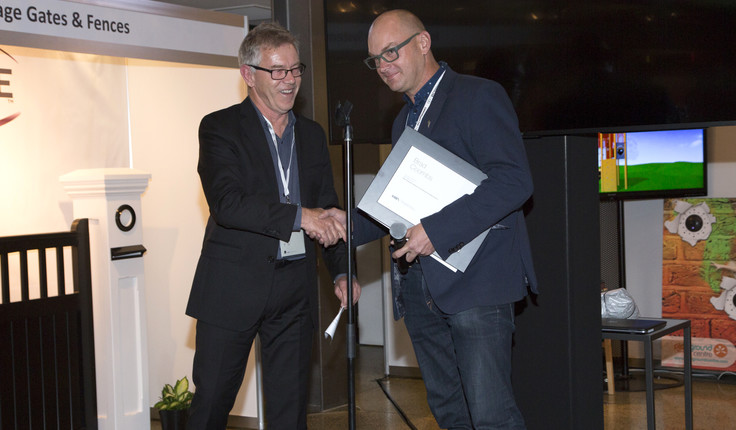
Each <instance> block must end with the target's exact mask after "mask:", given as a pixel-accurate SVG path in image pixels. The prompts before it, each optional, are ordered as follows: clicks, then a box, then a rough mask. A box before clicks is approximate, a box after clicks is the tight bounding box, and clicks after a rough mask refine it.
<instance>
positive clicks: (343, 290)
mask: <svg viewBox="0 0 736 430" xmlns="http://www.w3.org/2000/svg"><path fill="white" fill-rule="evenodd" d="M360 290H361V288H360V284H359V283H358V280H357V279H355V278H353V304H356V303H358V299H359V298H360ZM335 295H336V296H337V298H338V299H340V306H341V307H343V308H347V307H348V277H347V276H345V275H343V276H340V277H339V278H337V280H336V281H335Z"/></svg>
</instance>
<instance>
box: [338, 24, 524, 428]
mask: <svg viewBox="0 0 736 430" xmlns="http://www.w3.org/2000/svg"><path fill="white" fill-rule="evenodd" d="M431 42H432V39H431V37H430V35H429V33H428V32H427V31H426V30H425V28H424V25H423V24H422V22H421V21H420V20H419V19H418V18H417V17H416V16H415V15H413V14H412V13H410V12H408V11H404V10H393V11H388V12H385V13H383V14H382V15H380V16H378V18H376V19H375V21H373V24H372V26H371V28H370V30H369V32H368V52H369V55H370V57H368V58H366V59H365V64H366V65H367V66H368V67H369V68H370V69H373V70H375V71H376V72H377V73H378V76H379V77H380V79H381V80H383V82H384V83H386V85H387V86H388V87H389V88H390V89H391V90H392V91H396V92H400V93H403V94H404V99H405V101H406V105H405V106H404V107H403V109H402V110H401V112H400V113H399V114H398V116H397V117H396V119H395V121H394V124H393V129H392V141H393V142H394V143H396V141H397V140H398V139H399V136H401V134H402V132H403V131H404V129H405V128H406V127H411V128H413V129H415V130H416V131H418V132H419V133H421V134H423V135H425V136H427V137H428V138H430V139H431V140H433V141H434V142H435V143H437V144H439V145H441V146H442V147H444V148H445V149H447V150H449V151H450V152H452V153H454V154H455V155H457V156H459V157H461V158H462V159H464V160H465V161H467V162H468V163H470V164H472V165H473V166H475V167H477V168H478V169H480V170H481V171H483V172H484V173H485V174H486V175H487V176H488V177H487V179H485V180H484V181H483V182H482V183H481V184H480V185H479V186H478V187H477V188H476V189H475V191H474V192H473V193H472V194H469V195H465V196H463V197H461V198H460V199H458V200H456V201H455V202H453V203H451V204H449V205H448V206H446V207H445V208H443V209H441V210H440V211H439V212H437V213H435V214H432V215H429V216H427V217H425V218H423V219H422V220H421V222H420V223H419V224H417V225H415V226H413V227H411V228H409V229H408V231H407V233H406V236H405V237H406V244H405V245H404V246H403V247H402V248H400V249H398V250H395V251H394V253H393V254H392V256H393V257H394V258H396V259H398V258H401V257H405V258H406V260H407V261H408V262H410V264H411V266H410V267H409V270H408V273H406V274H405V275H401V279H400V282H398V283H394V285H393V290H394V291H393V297H394V317H395V318H397V319H398V318H401V317H404V322H405V323H406V328H407V330H408V332H409V335H410V337H411V340H412V344H413V346H414V351H415V353H416V357H417V360H418V362H419V367H420V370H421V372H422V378H423V379H424V383H425V386H426V388H427V401H428V403H429V406H430V408H431V410H432V413H433V414H434V416H435V418H436V420H437V422H438V424H439V426H440V427H441V428H447V429H523V428H524V427H525V425H524V419H523V417H522V416H521V413H520V411H519V409H518V407H517V405H516V401H515V399H514V395H513V390H512V387H511V343H512V335H513V332H514V302H516V301H518V300H521V299H522V298H523V297H525V296H526V295H527V288H528V287H530V288H531V289H532V291H535V292H536V277H535V275H534V269H533V267H532V261H531V251H530V246H529V240H528V236H527V230H526V225H525V222H524V215H523V213H522V205H523V204H524V203H525V202H526V201H527V199H529V197H530V196H531V193H532V180H531V174H530V172H529V166H528V163H527V159H526V153H525V150H524V147H523V144H522V140H521V133H520V132H519V127H518V121H517V118H516V114H515V112H514V109H513V106H512V105H511V102H510V100H509V98H508V96H507V95H506V92H505V90H504V89H503V88H502V87H501V86H500V85H499V84H497V83H495V82H492V81H489V80H486V79H481V78H477V77H474V76H468V75H461V74H458V73H456V72H455V71H453V70H452V69H451V68H450V67H449V66H448V65H447V64H446V63H444V62H439V63H438V62H437V61H436V60H435V58H434V56H433V54H432V51H431ZM353 220H354V222H353V224H354V228H353V233H354V238H355V241H354V244H355V245H356V246H357V245H359V244H362V243H365V242H367V241H369V240H373V239H375V238H377V237H379V236H381V235H385V234H386V232H385V231H383V230H378V229H377V228H376V227H375V225H374V224H373V223H371V222H370V221H368V220H367V219H366V218H364V217H362V216H356V217H354V218H353ZM489 228H490V231H489V232H488V235H487V236H486V239H485V240H484V242H483V244H482V245H481V247H480V248H479V249H478V251H477V253H476V254H475V256H474V258H473V260H472V261H471V262H470V265H469V266H468V267H467V268H466V270H465V272H460V271H457V272H453V271H451V270H449V269H447V268H446V267H444V266H443V265H441V264H440V263H438V262H437V261H436V260H434V259H433V258H425V257H427V256H429V255H430V254H432V253H433V252H434V251H437V253H438V254H439V255H440V257H442V258H443V259H447V258H448V257H449V256H450V255H451V254H452V253H454V252H457V251H458V250H459V249H460V248H462V247H463V246H464V244H466V243H469V242H470V241H471V240H473V239H474V238H475V237H476V236H478V235H479V234H480V233H481V232H483V231H485V230H487V229H489Z"/></svg>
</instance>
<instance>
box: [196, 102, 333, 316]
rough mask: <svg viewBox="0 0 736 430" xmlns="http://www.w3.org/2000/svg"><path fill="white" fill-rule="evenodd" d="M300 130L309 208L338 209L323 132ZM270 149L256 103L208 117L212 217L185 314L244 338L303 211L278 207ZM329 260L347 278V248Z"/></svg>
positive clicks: (205, 151)
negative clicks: (284, 244)
mask: <svg viewBox="0 0 736 430" xmlns="http://www.w3.org/2000/svg"><path fill="white" fill-rule="evenodd" d="M294 127H295V133H296V141H295V145H296V153H297V162H298V163H299V189H300V193H301V204H302V206H303V207H307V208H329V207H335V206H337V204H338V200H337V195H336V194H335V189H334V186H333V180H332V167H331V165H330V159H329V154H328V151H327V145H326V139H325V134H324V131H323V130H322V128H321V127H320V126H319V125H318V124H317V123H315V122H314V121H311V120H308V119H306V118H303V117H300V116H297V118H296V123H295V126H294ZM268 145H269V141H268V140H267V139H266V135H265V133H264V130H263V127H262V125H261V123H260V120H259V118H258V113H257V111H256V109H255V107H254V106H253V104H252V103H251V101H250V100H249V99H245V100H244V101H243V102H242V103H240V104H238V105H234V106H231V107H229V108H226V109H223V110H220V111H217V112H213V113H211V114H209V115H207V116H205V117H204V118H203V119H202V122H201V124H200V126H199V164H198V166H197V171H198V172H199V176H200V179H201V181H202V189H203V190H204V195H205V197H206V199H207V204H208V205H209V210H210V216H209V219H208V221H207V227H206V229H205V233H204V241H203V244H202V254H201V256H200V258H199V263H198V264H197V270H196V272H195V275H194V281H193V283H192V290H191V293H190V295H189V303H188V305H187V310H186V313H187V315H189V316H191V317H194V318H197V319H198V320H202V321H204V322H207V323H209V324H213V325H217V326H220V327H224V328H228V329H232V330H243V329H245V328H248V327H249V326H251V325H252V324H253V323H254V322H255V320H256V319H257V318H258V317H259V316H260V315H261V311H262V310H263V308H264V306H265V303H266V299H267V294H268V291H269V288H267V287H268V285H269V284H270V282H271V280H272V279H273V273H274V268H275V263H276V256H277V251H278V247H279V240H289V237H290V235H291V230H292V227H293V224H294V219H295V216H296V211H297V208H296V206H294V205H289V204H285V203H280V202H279V191H278V183H277V182H276V181H277V180H278V179H277V177H276V172H275V171H274V167H273V161H272V158H271V154H270V152H269V147H268ZM302 234H304V233H303V232H302ZM304 240H305V245H306V259H307V264H306V266H307V271H308V272H307V273H306V274H305V276H307V277H308V278H307V279H309V280H310V281H311V282H310V285H311V288H312V291H311V292H310V306H311V311H312V319H313V322H314V323H315V327H316V326H317V307H318V305H317V272H316V250H315V243H314V241H312V240H311V239H310V238H309V236H307V235H306V234H305V235H304ZM324 256H325V261H326V263H327V268H328V269H329V271H330V273H331V274H332V275H333V277H334V276H336V275H337V274H339V273H345V272H346V271H347V259H346V252H345V246H344V243H342V242H340V243H339V244H338V245H335V246H333V247H330V248H329V249H327V250H326V251H325V252H324Z"/></svg>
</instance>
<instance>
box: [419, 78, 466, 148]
mask: <svg viewBox="0 0 736 430" xmlns="http://www.w3.org/2000/svg"><path fill="white" fill-rule="evenodd" d="M456 76H457V74H456V73H455V72H454V71H452V70H451V69H450V68H449V67H447V69H446V71H445V75H444V76H443V77H442V80H441V81H440V83H439V86H438V87H437V91H435V93H434V98H433V99H432V104H430V105H429V109H428V110H427V113H426V114H425V115H424V118H423V119H422V124H420V125H419V132H420V133H422V134H423V135H425V136H431V135H432V132H433V130H434V126H435V125H436V124H437V120H438V119H439V117H440V114H441V112H442V108H443V107H444V105H445V102H446V101H447V95H448V94H449V92H450V90H451V89H452V86H453V85H454V84H455V77H456Z"/></svg>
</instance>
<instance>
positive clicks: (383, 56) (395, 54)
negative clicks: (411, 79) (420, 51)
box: [363, 33, 419, 70]
mask: <svg viewBox="0 0 736 430" xmlns="http://www.w3.org/2000/svg"><path fill="white" fill-rule="evenodd" d="M418 34H419V33H414V34H412V35H411V36H409V38H408V39H406V40H405V41H403V42H401V43H399V44H398V45H396V46H394V47H391V48H388V49H386V50H384V51H383V52H381V53H380V54H378V55H374V56H372V57H368V58H366V59H365V60H363V62H364V63H365V65H366V66H368V68H369V69H371V70H376V69H377V68H378V67H380V66H381V60H383V61H385V62H387V63H393V62H394V61H396V60H398V59H399V49H401V48H403V47H404V46H406V44H407V43H409V42H410V41H411V40H412V39H413V38H414V36H416V35H418Z"/></svg>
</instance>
